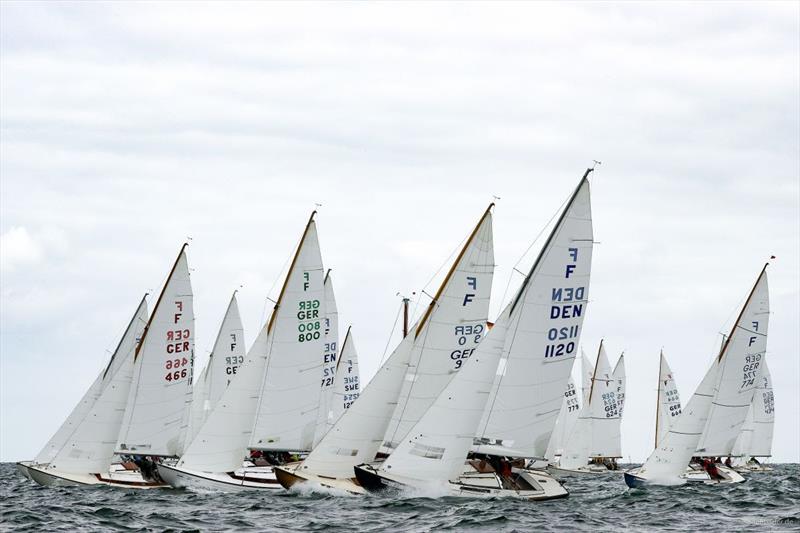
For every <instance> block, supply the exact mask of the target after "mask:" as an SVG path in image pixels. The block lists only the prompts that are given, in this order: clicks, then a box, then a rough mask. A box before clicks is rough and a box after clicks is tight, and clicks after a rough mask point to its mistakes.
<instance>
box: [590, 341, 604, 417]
mask: <svg viewBox="0 0 800 533" xmlns="http://www.w3.org/2000/svg"><path fill="white" fill-rule="evenodd" d="M602 350H603V339H600V348H598V349H597V360H596V361H595V362H594V372H593V373H592V384H591V385H590V386H589V405H591V403H592V393H593V392H594V380H595V379H596V378H597V367H598V366H600V352H601V351H602Z"/></svg>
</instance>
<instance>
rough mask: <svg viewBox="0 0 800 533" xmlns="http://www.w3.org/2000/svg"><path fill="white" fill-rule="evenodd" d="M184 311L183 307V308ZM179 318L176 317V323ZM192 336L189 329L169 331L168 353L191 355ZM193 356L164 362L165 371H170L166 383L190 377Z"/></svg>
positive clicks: (165, 378)
mask: <svg viewBox="0 0 800 533" xmlns="http://www.w3.org/2000/svg"><path fill="white" fill-rule="evenodd" d="M181 309H182V306H181ZM178 319H179V317H177V316H176V321H177V320H178ZM191 336H192V332H191V330H189V329H174V330H172V329H171V330H169V331H167V332H166V340H167V344H166V351H167V354H169V355H175V354H184V353H186V354H190V353H191V343H190V340H189V339H190V338H191ZM191 363H192V361H191V355H189V357H188V358H187V357H186V356H183V355H182V356H180V357H174V358H173V357H170V358H169V359H167V360H166V361H164V369H165V370H169V372H167V374H166V375H165V376H164V380H165V381H169V382H172V381H176V380H179V379H183V378H185V377H188V375H189V367H190V365H191Z"/></svg>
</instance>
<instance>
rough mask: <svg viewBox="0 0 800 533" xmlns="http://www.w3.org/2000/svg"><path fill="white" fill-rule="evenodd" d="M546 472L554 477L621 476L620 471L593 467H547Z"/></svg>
mask: <svg viewBox="0 0 800 533" xmlns="http://www.w3.org/2000/svg"><path fill="white" fill-rule="evenodd" d="M547 472H549V473H550V474H552V475H554V476H573V475H583V474H590V475H608V474H611V475H619V474H622V473H623V471H622V470H609V469H608V468H606V467H597V466H595V465H586V467H580V468H561V467H560V466H548V467H547Z"/></svg>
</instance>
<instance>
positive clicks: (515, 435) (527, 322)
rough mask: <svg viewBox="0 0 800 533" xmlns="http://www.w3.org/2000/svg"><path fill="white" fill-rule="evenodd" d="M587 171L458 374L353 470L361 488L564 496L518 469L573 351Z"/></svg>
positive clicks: (541, 429)
mask: <svg viewBox="0 0 800 533" xmlns="http://www.w3.org/2000/svg"><path fill="white" fill-rule="evenodd" d="M590 172H591V169H589V170H587V172H586V173H585V174H584V176H583V178H582V179H581V181H580V183H579V184H578V186H577V188H576V189H575V191H574V192H573V194H572V196H571V197H570V199H569V201H568V202H567V205H566V207H565V208H564V211H563V212H562V214H561V216H560V218H559V220H558V222H557V223H556V225H555V227H554V228H553V231H552V233H551V234H550V236H549V237H548V239H547V241H546V242H545V244H544V246H543V248H542V250H541V252H540V253H539V256H538V257H537V259H536V261H535V262H534V265H533V267H532V268H531V271H530V272H529V273H528V275H527V276H526V277H525V280H524V281H523V283H522V285H521V287H520V288H519V290H518V291H517V293H516V295H515V296H514V298H512V300H511V302H510V303H509V304H508V305H507V306H506V308H505V309H504V311H503V312H502V313H501V314H500V317H499V318H498V320H497V321H496V322H495V324H494V326H493V328H492V330H491V331H490V332H489V334H488V335H487V337H486V339H485V340H484V341H483V343H482V344H481V345H480V346H479V347H478V350H477V351H476V352H475V353H474V354H473V356H472V357H471V358H470V359H469V360H468V361H467V362H465V364H464V369H463V370H462V371H460V372H459V373H458V374H456V375H455V376H453V377H452V378H451V380H450V382H449V383H448V385H447V387H446V388H445V389H444V390H443V391H442V392H441V393H440V394H439V395H438V396H437V398H436V401H435V402H434V403H433V404H432V405H431V407H430V408H429V409H428V410H427V411H426V412H425V413H424V415H423V416H422V417H421V418H420V420H419V421H418V422H417V423H416V424H415V425H413V426H412V428H411V430H410V431H409V432H408V433H407V434H406V436H405V437H404V438H403V439H402V441H400V442H399V443H398V446H397V447H396V448H395V449H394V451H393V452H392V453H391V454H390V455H389V457H388V458H387V459H386V460H385V461H384V462H383V463H370V464H363V465H359V466H357V467H356V468H355V473H356V477H357V479H358V481H359V483H360V484H361V485H362V486H363V487H365V488H366V489H368V490H373V491H376V490H383V489H385V488H387V487H411V488H414V489H426V490H430V489H434V490H436V489H438V490H441V491H443V493H444V494H449V495H454V496H469V497H476V496H477V497H516V498H522V499H526V500H548V499H553V498H560V497H565V496H567V495H568V492H567V490H566V489H564V487H562V486H561V485H560V484H559V483H558V482H557V481H556V480H555V479H553V478H552V477H550V476H549V475H548V474H547V473H546V472H544V471H539V470H532V469H527V468H525V467H524V464H525V459H529V458H541V457H543V455H544V453H545V451H546V447H547V444H548V442H549V440H550V434H551V433H552V431H553V427H554V425H555V422H556V417H557V415H558V412H559V410H560V408H561V404H562V398H563V387H564V386H565V384H566V382H567V380H568V379H569V374H570V372H571V369H572V366H573V363H574V359H575V353H576V351H577V350H576V346H577V342H578V340H579V332H580V328H581V326H582V322H583V311H584V308H585V304H586V297H587V296H588V294H587V290H588V281H589V269H590V265H591V250H592V234H591V208H590V197H589V182H588V180H587V177H588V175H589V173H590ZM558 341H563V342H558ZM512 412H513V414H512Z"/></svg>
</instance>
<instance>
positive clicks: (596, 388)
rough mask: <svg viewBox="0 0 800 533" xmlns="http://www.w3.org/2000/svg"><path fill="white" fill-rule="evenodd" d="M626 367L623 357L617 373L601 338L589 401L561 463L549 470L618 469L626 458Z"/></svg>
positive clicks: (561, 471)
mask: <svg viewBox="0 0 800 533" xmlns="http://www.w3.org/2000/svg"><path fill="white" fill-rule="evenodd" d="M624 368H625V367H624V360H623V358H622V357H620V362H618V363H617V367H616V369H615V372H612V371H611V365H610V364H609V362H608V357H607V356H606V352H605V348H604V345H603V342H602V341H601V342H600V348H599V349H598V351H597V363H596V365H595V372H594V376H593V377H592V385H591V388H590V391H589V397H588V403H587V404H586V405H585V406H584V408H583V409H582V410H581V413H580V415H579V416H578V420H577V422H576V423H575V427H574V428H573V430H572V434H571V435H570V437H569V439H568V440H567V444H566V445H565V447H564V453H563V454H562V455H561V459H560V461H559V463H558V466H554V467H551V468H549V469H548V470H550V471H551V472H557V473H559V474H578V473H584V474H585V473H592V474H597V473H600V474H605V473H609V472H612V471H614V470H615V468H616V460H617V459H619V458H621V457H622V450H621V440H620V423H621V421H622V408H621V406H620V404H619V402H618V397H617V393H618V392H619V391H620V390H621V391H622V393H623V394H624V373H625V371H624Z"/></svg>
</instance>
